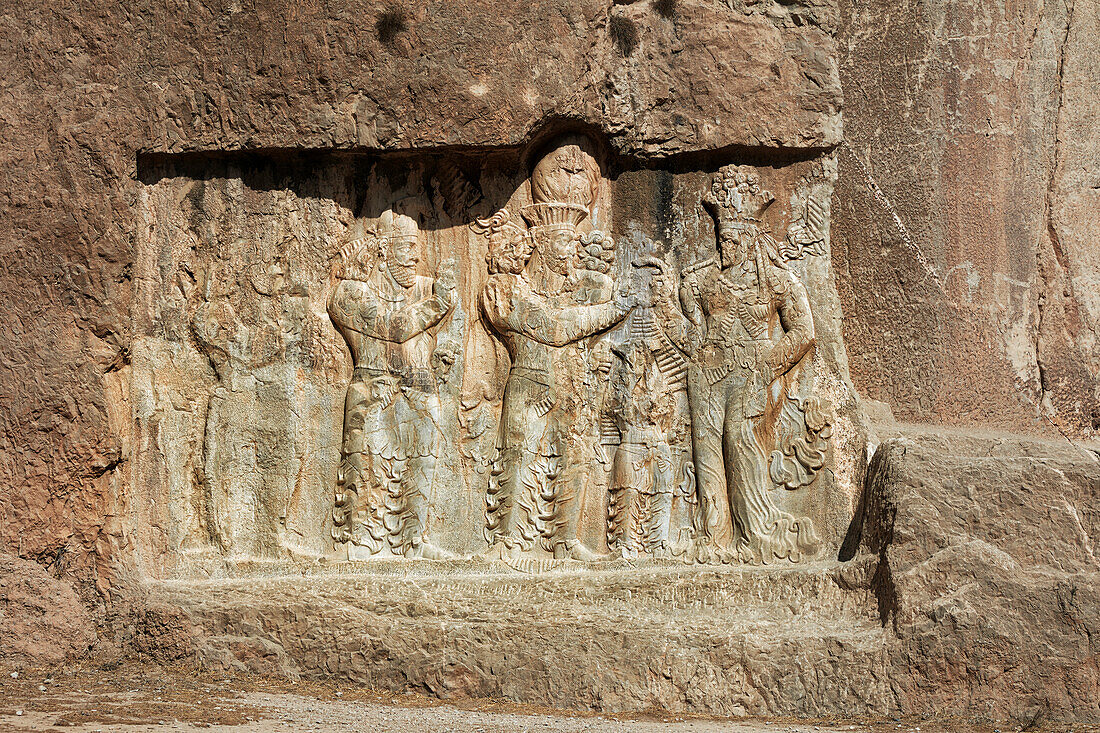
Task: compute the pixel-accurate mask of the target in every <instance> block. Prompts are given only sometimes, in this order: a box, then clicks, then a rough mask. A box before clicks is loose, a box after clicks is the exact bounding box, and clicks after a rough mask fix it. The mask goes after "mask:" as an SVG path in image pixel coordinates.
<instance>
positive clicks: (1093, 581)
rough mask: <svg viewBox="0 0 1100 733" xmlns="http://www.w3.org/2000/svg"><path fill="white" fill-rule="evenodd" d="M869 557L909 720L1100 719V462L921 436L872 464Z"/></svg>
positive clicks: (885, 450)
mask: <svg viewBox="0 0 1100 733" xmlns="http://www.w3.org/2000/svg"><path fill="white" fill-rule="evenodd" d="M864 516H865V518H866V523H865V524H864V525H863V543H864V549H865V550H867V551H870V552H871V553H875V554H877V555H878V557H879V561H878V564H877V568H876V570H875V573H874V576H873V586H874V588H875V592H876V594H877V595H878V599H879V607H880V610H881V612H882V616H883V620H884V621H885V622H887V623H888V624H889V628H891V629H892V631H893V633H894V634H896V637H895V638H894V639H893V640H892V646H893V648H894V652H893V656H892V660H891V665H892V669H893V670H895V671H896V675H897V676H896V678H895V686H896V687H895V689H896V694H897V695H898V697H899V699H901V700H904V701H906V711H907V712H911V713H917V714H922V715H945V714H946V715H955V714H963V715H973V716H981V717H987V718H991V719H994V720H1003V719H1006V718H1012V719H1016V720H1020V721H1025V722H1032V723H1035V722H1039V721H1042V720H1073V719H1076V720H1081V721H1097V720H1100V664H1098V661H1097V660H1098V659H1100V591H1098V589H1100V560H1098V559H1097V555H1096V552H1097V549H1098V548H1097V542H1098V541H1100V461H1098V460H1097V459H1096V456H1094V455H1091V451H1087V450H1076V449H1074V448H1073V447H1072V446H1070V447H1063V446H1060V445H1057V444H1043V443H1028V442H1022V441H1019V440H1016V439H1011V438H1006V437H1003V436H1002V437H990V438H979V437H973V436H960V435H942V434H941V435H936V434H919V433H911V434H909V435H908V436H907V437H902V438H899V439H892V440H889V441H887V442H886V443H884V444H883V445H881V446H880V447H879V449H878V451H877V452H876V453H875V457H874V459H873V460H872V462H871V465H870V467H869V469H868V482H867V495H866V513H865V515H864Z"/></svg>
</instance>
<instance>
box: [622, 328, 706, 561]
mask: <svg viewBox="0 0 1100 733" xmlns="http://www.w3.org/2000/svg"><path fill="white" fill-rule="evenodd" d="M637 316H638V314H637V313H635V315H634V316H632V318H635V319H637ZM660 338H661V337H660V332H657V334H656V339H657V340H658V343H660ZM614 351H615V354H616V356H618V357H619V358H618V360H617V365H616V367H615V368H614V369H613V376H612V388H611V390H610V393H609V399H608V408H609V409H608V412H609V415H610V417H611V419H612V421H613V423H614V428H615V430H614V431H613V433H614V434H613V442H617V443H618V445H617V447H616V448H615V454H614V458H613V459H612V462H611V480H610V485H609V487H608V518H607V544H608V547H610V548H611V550H612V551H614V552H616V553H619V554H621V555H622V556H624V557H636V556H638V555H639V554H642V553H647V554H652V555H654V556H658V557H661V556H667V555H669V554H670V552H671V550H672V546H671V542H670V537H669V530H670V522H671V519H672V504H673V495H674V491H675V489H676V484H677V481H678V480H682V479H685V478H686V476H687V471H686V469H685V466H684V460H683V458H684V456H683V451H682V449H681V447H680V443H681V441H682V438H683V437H684V434H686V432H687V424H686V423H687V421H686V419H685V417H686V416H685V415H683V414H682V413H681V409H682V408H681V405H680V403H679V399H678V397H680V393H679V392H678V390H677V384H676V382H675V380H676V375H674V374H667V373H666V372H665V371H662V369H661V368H660V366H659V364H658V362H657V359H656V358H655V356H654V350H653V349H652V348H651V346H650V344H648V343H646V341H644V340H640V339H631V340H629V341H627V342H626V343H625V344H623V345H622V346H618V347H615V349H614ZM673 539H675V538H673Z"/></svg>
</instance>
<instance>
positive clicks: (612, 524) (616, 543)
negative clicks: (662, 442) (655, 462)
mask: <svg viewBox="0 0 1100 733" xmlns="http://www.w3.org/2000/svg"><path fill="white" fill-rule="evenodd" d="M648 454H649V448H647V447H646V446H645V445H639V444H634V443H623V444H621V445H620V446H619V447H618V449H617V450H616V451H615V460H614V462H613V463H612V466H611V486H610V488H609V491H608V516H607V544H608V546H609V547H611V549H612V550H619V551H624V552H626V553H627V554H637V553H639V552H643V551H644V550H645V546H644V542H643V532H644V530H643V522H644V519H645V517H643V512H642V492H643V491H647V490H648V489H649V484H650V483H651V476H650V475H649V469H650V461H649V459H648Z"/></svg>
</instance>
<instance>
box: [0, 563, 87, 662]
mask: <svg viewBox="0 0 1100 733" xmlns="http://www.w3.org/2000/svg"><path fill="white" fill-rule="evenodd" d="M95 641H96V632H95V625H94V624H93V623H92V619H91V617H90V616H89V614H88V611H87V610H86V609H85V608H84V605H83V604H82V603H81V602H80V599H79V598H77V596H76V592H75V591H74V590H73V588H72V585H70V584H69V583H67V582H65V581H62V580H58V579H57V578H54V577H51V576H50V575H49V574H48V573H47V572H46V569H45V568H43V567H42V566H41V565H39V564H38V563H35V562H31V561H30V560H23V559H21V558H17V557H13V556H11V555H7V554H3V555H0V659H3V660H4V665H5V666H6V667H12V666H15V667H20V666H28V667H50V666H54V665H58V664H65V663H67V662H74V661H77V660H79V659H81V658H82V657H84V656H85V655H86V654H87V653H88V650H89V649H90V648H91V647H92V645H93V644H94V643H95Z"/></svg>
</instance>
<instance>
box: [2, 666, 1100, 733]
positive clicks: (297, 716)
mask: <svg viewBox="0 0 1100 733" xmlns="http://www.w3.org/2000/svg"><path fill="white" fill-rule="evenodd" d="M16 675H17V676H12V675H11V674H10V673H4V676H3V677H2V678H0V731H13V732H16V731H24V732H31V731H33V732H39V731H51V732H53V733H62V732H63V731H64V732H68V733H94V732H95V731H134V732H137V731H142V732H144V731H150V732H152V731H155V732H156V733H167V732H168V731H203V732H204V733H221V732H226V733H230V732H231V733H306V732H307V731H309V732H313V733H345V732H346V733H352V732H354V733H375V732H378V733H382V732H388V731H397V732H398V733H419V732H421V731H423V732H424V733H444V732H445V731H447V732H454V733H458V732H459V731H462V732H465V731H470V732H476V733H522V732H529V733H543V732H549V731H554V732H557V731H562V732H564V733H582V732H583V733H618V732H622V733H659V732H664V731H668V732H669V733H763V732H765V731H767V732H768V733H819V732H836V731H858V732H859V733H887V732H888V731H889V732H890V733H993V732H994V731H1000V733H1007V732H1008V731H1011V730H1017V731H1018V730H1021V728H1020V727H1010V726H1006V727H992V726H991V727H985V726H979V727H975V726H969V725H962V724H958V723H951V722H947V721H945V722H939V723H935V722H928V721H923V722H916V721H897V720H893V721H791V720H749V719H741V720H714V719H711V718H692V717H685V716H678V715H662V714H659V713H658V714H651V715H643V716H620V715H614V716H610V715H593V714H588V713H570V712H563V711H554V710H548V709H544V708H535V707H531V706H523V705H516V704H513V703H508V702H505V701H498V700H462V701H456V702H454V703H441V702H439V701H438V700H435V699H433V698H428V697H424V696H421V695H396V694H393V693H388V692H378V691H373V690H366V689H363V688H359V687H354V686H349V685H341V684H339V683H337V682H289V681H281V680H266V679H260V678H255V677H219V676H213V675H206V674H198V673H194V672H192V671H189V670H185V669H164V668H160V667H136V666H134V667H130V666H127V667H121V668H117V669H114V670H109V671H103V670H90V669H65V670H53V671H51V672H43V671H34V670H23V671H22V672H17V673H16ZM1029 730H1035V731H1058V732H1059V733H1061V732H1063V731H1064V732H1066V733H1068V732H1069V731H1075V732H1079V733H1085V732H1086V731H1088V732H1089V733H1093V732H1095V731H1098V730H1100V727H1084V726H1076V727H1073V726H1060V727H1057V726H1056V727H1051V726H1032V727H1031V728H1029Z"/></svg>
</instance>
